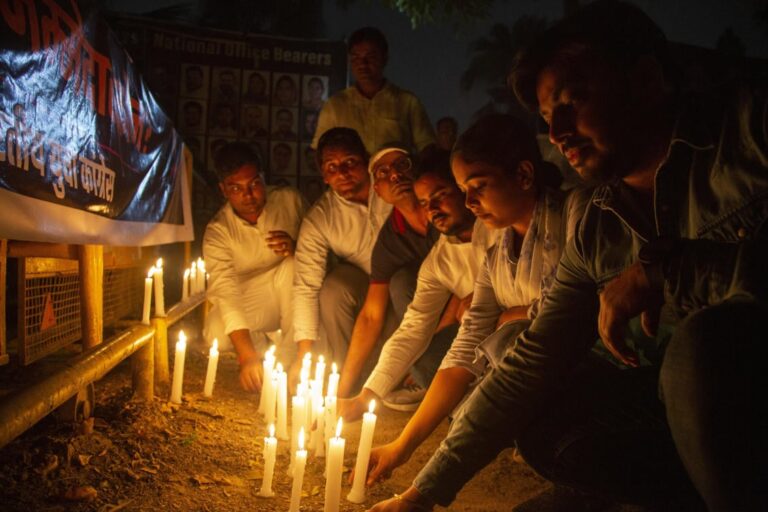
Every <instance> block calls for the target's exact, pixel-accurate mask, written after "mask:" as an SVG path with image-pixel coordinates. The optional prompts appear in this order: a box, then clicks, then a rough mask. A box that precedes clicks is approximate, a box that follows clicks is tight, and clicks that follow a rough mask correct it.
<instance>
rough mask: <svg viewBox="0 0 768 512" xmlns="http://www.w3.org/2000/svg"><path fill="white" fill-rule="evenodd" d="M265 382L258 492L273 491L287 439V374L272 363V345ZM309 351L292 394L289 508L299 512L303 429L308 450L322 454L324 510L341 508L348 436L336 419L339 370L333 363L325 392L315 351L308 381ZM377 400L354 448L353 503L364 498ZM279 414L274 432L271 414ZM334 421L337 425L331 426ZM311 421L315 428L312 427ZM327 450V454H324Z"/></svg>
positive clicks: (350, 497)
mask: <svg viewBox="0 0 768 512" xmlns="http://www.w3.org/2000/svg"><path fill="white" fill-rule="evenodd" d="M263 364H264V385H263V386H262V393H261V399H260V403H259V412H260V413H262V414H263V415H264V418H265V420H266V423H267V424H269V425H270V428H269V436H268V437H265V438H264V480H263V481H262V487H261V491H260V495H261V496H265V497H270V496H273V495H274V493H273V492H272V488H271V486H272V479H273V476H274V469H275V461H276V454H277V442H278V439H281V440H287V439H288V436H287V434H288V432H287V429H286V428H285V427H286V419H287V411H286V409H287V407H286V406H287V385H286V384H287V375H286V373H285V371H283V368H282V365H281V364H280V363H277V364H276V363H275V356H274V346H273V347H271V348H270V350H269V351H267V354H266V355H265V357H264V363H263ZM311 368H312V356H311V354H307V355H306V356H305V357H304V359H303V361H302V368H301V373H300V381H299V384H298V386H297V388H296V395H295V396H293V397H291V406H292V410H291V413H292V414H291V430H292V433H291V438H290V439H291V452H290V453H291V462H290V465H289V468H288V474H289V475H290V476H292V477H293V486H292V489H291V501H290V508H289V512H297V511H298V510H299V504H300V501H301V487H302V484H303V479H304V470H305V467H306V462H307V450H306V449H305V446H304V445H305V432H311V435H310V441H309V449H310V450H314V453H315V457H316V458H323V457H325V459H326V463H325V477H326V482H325V506H324V511H325V512H336V511H338V510H339V504H340V501H341V479H342V473H343V469H344V448H345V445H346V441H345V439H344V438H343V437H341V431H342V419H341V418H336V398H337V397H336V393H337V390H338V385H339V373H338V369H337V367H336V364H335V363H334V364H333V365H332V371H331V373H330V374H329V375H328V386H327V388H326V390H327V393H326V394H325V395H324V394H323V385H324V382H325V360H324V358H323V356H319V357H318V359H317V362H316V363H315V372H314V376H315V378H314V379H312V380H310V379H309V376H310V370H311ZM375 406H376V402H375V401H374V400H371V403H370V406H369V409H368V412H367V413H365V414H364V415H363V424H362V431H361V433H360V444H359V445H358V448H357V460H356V463H355V477H354V480H353V483H352V489H351V491H350V492H349V494H348V495H347V500H349V501H351V502H352V503H362V502H364V501H365V478H366V475H367V469H368V462H369V460H370V456H371V447H372V446H373V433H374V429H375V427H376V414H374V412H373V411H374V408H375ZM275 416H277V431H275V428H274V419H275ZM334 425H335V429H334ZM312 426H314V429H312ZM326 451H327V456H326Z"/></svg>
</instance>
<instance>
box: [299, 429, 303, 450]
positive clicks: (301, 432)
mask: <svg viewBox="0 0 768 512" xmlns="http://www.w3.org/2000/svg"><path fill="white" fill-rule="evenodd" d="M303 449H304V427H301V430H299V450H303Z"/></svg>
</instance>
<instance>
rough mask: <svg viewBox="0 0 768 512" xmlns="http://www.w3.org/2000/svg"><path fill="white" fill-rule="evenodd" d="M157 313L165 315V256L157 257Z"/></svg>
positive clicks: (155, 277)
mask: <svg viewBox="0 0 768 512" xmlns="http://www.w3.org/2000/svg"><path fill="white" fill-rule="evenodd" d="M152 278H153V279H154V280H155V315H157V316H165V285H164V283H163V258H157V263H155V273H154V275H153V276H152Z"/></svg>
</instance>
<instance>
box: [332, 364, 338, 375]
mask: <svg viewBox="0 0 768 512" xmlns="http://www.w3.org/2000/svg"><path fill="white" fill-rule="evenodd" d="M331 373H339V367H338V366H336V363H333V365H331Z"/></svg>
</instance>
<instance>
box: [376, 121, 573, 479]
mask: <svg viewBox="0 0 768 512" xmlns="http://www.w3.org/2000/svg"><path fill="white" fill-rule="evenodd" d="M451 168H452V170H453V174H454V176H455V178H456V182H457V183H458V185H459V187H460V188H461V189H462V190H463V191H464V192H465V194H466V204H467V207H468V208H469V209H470V210H472V212H473V213H474V214H475V215H476V216H477V218H479V219H481V220H482V221H483V222H484V223H485V224H486V226H487V227H488V228H493V229H502V230H503V232H502V233H501V236H500V237H499V242H498V243H497V244H496V245H494V246H493V247H491V248H490V249H489V250H488V253H487V256H486V260H485V263H484V265H483V267H482V268H481V269H480V273H479V274H478V277H477V280H476V282H475V290H474V296H473V299H472V305H471V306H470V308H469V311H468V313H467V314H466V315H465V316H464V319H463V321H462V325H461V328H460V330H459V334H458V336H457V337H456V339H455V340H454V342H453V344H452V346H451V348H450V350H449V351H448V353H447V354H446V356H445V358H444V359H443V362H442V364H441V366H440V369H439V371H438V372H437V374H436V375H435V378H434V379H433V381H432V384H431V385H430V387H429V390H428V391H427V394H426V396H425V397H424V400H423V401H422V403H421V405H420V406H419V408H418V410H417V411H416V413H415V414H414V416H413V417H412V418H411V419H410V420H409V422H408V424H407V425H406V426H405V428H404V429H403V431H402V433H401V434H400V436H399V437H398V438H397V439H395V440H394V441H392V442H391V443H388V444H386V445H383V446H379V447H376V448H374V449H373V451H372V453H371V466H372V469H371V470H370V472H369V475H368V482H369V484H371V483H373V482H375V481H377V480H380V479H383V478H387V477H388V476H389V475H390V473H391V472H392V470H393V469H395V468H396V467H398V466H400V465H401V464H403V463H405V462H406V461H407V460H408V459H409V458H410V456H411V454H412V453H413V451H414V450H415V449H416V448H417V447H418V446H419V445H420V444H421V442H422V441H423V440H424V439H426V437H427V436H429V434H430V433H432V431H433V430H434V429H435V428H436V427H437V425H438V424H439V423H440V422H441V421H442V420H443V419H444V418H445V417H446V416H448V415H449V414H450V413H451V411H453V410H454V408H456V406H457V405H458V404H459V403H460V402H461V400H462V399H463V398H464V396H465V394H466V393H467V391H468V390H469V389H470V386H471V385H472V383H473V382H475V381H477V380H478V379H479V378H480V377H481V376H482V375H483V373H484V372H485V370H486V368H487V367H488V365H491V366H495V362H496V361H497V360H498V358H500V356H501V355H502V354H503V352H504V350H505V349H506V343H507V342H508V341H510V340H514V339H515V338H516V334H518V333H519V332H521V331H522V330H523V329H525V327H527V325H528V324H529V322H530V319H531V318H532V317H533V316H534V315H535V314H536V311H538V304H539V303H540V302H541V300H542V299H543V298H544V297H545V296H546V293H547V290H548V289H549V287H550V285H551V284H552V282H553V281H554V276H555V271H556V269H557V264H558V262H559V260H560V254H561V252H562V250H563V247H564V245H565V242H566V238H570V236H571V235H572V234H573V230H574V228H573V226H574V225H575V223H576V221H578V219H579V218H580V216H581V215H580V211H581V210H582V209H583V204H581V203H582V201H579V200H576V197H577V196H578V197H579V198H581V197H583V194H577V195H575V194H574V193H570V194H568V193H565V192H562V191H560V190H558V189H557V188H556V187H557V186H558V185H559V183H560V181H561V177H560V175H559V171H558V170H557V168H556V167H554V166H552V165H551V164H548V163H546V162H544V161H543V160H542V159H541V154H540V152H539V148H538V144H537V142H536V138H535V137H534V135H533V134H532V133H531V132H530V131H529V129H528V127H527V126H526V125H525V124H524V123H523V122H522V121H520V120H518V119H516V118H514V117H512V116H509V115H491V116H487V117H485V118H482V119H480V120H479V121H478V122H476V123H475V124H474V125H473V126H471V127H470V128H469V129H468V130H467V131H466V132H464V133H463V134H462V135H461V137H459V139H458V141H457V142H456V145H455V146H454V149H453V152H452V154H451ZM497 329H498V330H497Z"/></svg>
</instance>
